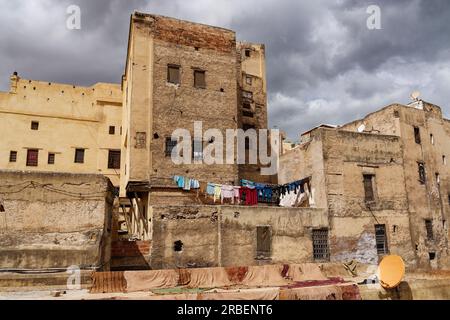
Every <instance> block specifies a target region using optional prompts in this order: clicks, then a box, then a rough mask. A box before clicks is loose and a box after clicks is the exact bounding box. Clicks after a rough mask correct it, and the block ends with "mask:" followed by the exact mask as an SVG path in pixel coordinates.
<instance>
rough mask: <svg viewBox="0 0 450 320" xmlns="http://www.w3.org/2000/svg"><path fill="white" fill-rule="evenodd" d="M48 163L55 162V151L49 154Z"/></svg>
mask: <svg viewBox="0 0 450 320" xmlns="http://www.w3.org/2000/svg"><path fill="white" fill-rule="evenodd" d="M47 163H48V164H55V154H54V153H49V154H48V161H47Z"/></svg>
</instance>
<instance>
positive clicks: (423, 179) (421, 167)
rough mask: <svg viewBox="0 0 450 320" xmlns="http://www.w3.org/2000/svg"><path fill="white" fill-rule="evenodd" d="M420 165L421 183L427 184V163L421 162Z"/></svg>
mask: <svg viewBox="0 0 450 320" xmlns="http://www.w3.org/2000/svg"><path fill="white" fill-rule="evenodd" d="M418 167H419V181H420V183H421V184H425V181H426V175H425V164H423V163H422V162H419V163H418Z"/></svg>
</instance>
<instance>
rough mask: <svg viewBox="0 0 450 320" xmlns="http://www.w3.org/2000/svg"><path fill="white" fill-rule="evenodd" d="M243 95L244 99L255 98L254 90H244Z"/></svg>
mask: <svg viewBox="0 0 450 320" xmlns="http://www.w3.org/2000/svg"><path fill="white" fill-rule="evenodd" d="M242 97H243V98H244V99H250V100H252V99H253V92H250V91H242Z"/></svg>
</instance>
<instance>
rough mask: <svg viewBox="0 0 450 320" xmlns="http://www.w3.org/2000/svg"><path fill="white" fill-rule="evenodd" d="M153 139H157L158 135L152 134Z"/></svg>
mask: <svg viewBox="0 0 450 320" xmlns="http://www.w3.org/2000/svg"><path fill="white" fill-rule="evenodd" d="M153 139H155V140H156V139H159V134H158V133H157V132H155V133H154V134H153Z"/></svg>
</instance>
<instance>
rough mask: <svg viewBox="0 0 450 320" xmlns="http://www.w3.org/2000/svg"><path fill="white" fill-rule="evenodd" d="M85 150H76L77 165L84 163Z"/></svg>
mask: <svg viewBox="0 0 450 320" xmlns="http://www.w3.org/2000/svg"><path fill="white" fill-rule="evenodd" d="M84 153H85V150H84V149H76V150H75V163H84Z"/></svg>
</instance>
